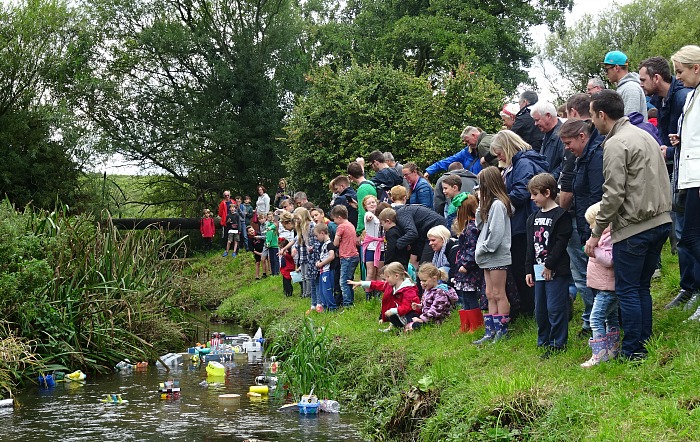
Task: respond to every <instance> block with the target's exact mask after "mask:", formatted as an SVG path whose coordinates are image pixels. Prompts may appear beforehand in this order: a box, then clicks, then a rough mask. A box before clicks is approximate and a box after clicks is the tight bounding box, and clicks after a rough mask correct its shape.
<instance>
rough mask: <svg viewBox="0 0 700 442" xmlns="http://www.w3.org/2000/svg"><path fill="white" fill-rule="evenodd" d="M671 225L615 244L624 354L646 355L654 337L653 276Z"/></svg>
mask: <svg viewBox="0 0 700 442" xmlns="http://www.w3.org/2000/svg"><path fill="white" fill-rule="evenodd" d="M670 231H671V223H668V224H663V225H661V226H657V227H654V228H652V229H649V230H645V231H644V232H641V233H638V234H636V235H634V236H631V237H629V238H627V239H625V240H622V241H619V242H617V243H615V244H613V263H614V264H613V265H614V268H615V292H616V293H617V297H618V299H619V301H620V312H621V316H622V329H623V330H624V331H625V334H624V338H623V339H622V354H623V355H624V356H627V357H635V356H639V355H643V354H645V353H646V349H645V348H644V344H645V343H646V341H647V340H648V339H649V337H651V323H652V319H651V293H650V289H649V288H650V286H651V277H652V275H653V274H654V270H656V263H657V261H658V260H659V255H660V254H661V249H662V247H663V245H664V243H665V242H666V239H667V238H668V234H669V233H670Z"/></svg>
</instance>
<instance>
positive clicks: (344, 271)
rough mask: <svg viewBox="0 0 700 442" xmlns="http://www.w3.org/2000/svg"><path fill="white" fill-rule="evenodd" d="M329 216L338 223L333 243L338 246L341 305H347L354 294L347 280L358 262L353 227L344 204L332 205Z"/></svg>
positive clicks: (358, 257)
mask: <svg viewBox="0 0 700 442" xmlns="http://www.w3.org/2000/svg"><path fill="white" fill-rule="evenodd" d="M331 218H333V221H334V222H335V223H336V224H337V225H338V229H337V230H336V232H335V239H334V240H333V245H334V246H336V247H337V248H338V254H339V255H340V289H341V290H342V292H343V306H345V307H349V306H351V305H352V304H353V303H354V301H355V296H354V293H353V287H351V286H350V284H348V281H350V280H352V279H353V278H354V277H355V270H356V269H357V264H358V263H359V262H360V254H359V253H358V252H357V246H356V245H355V238H356V236H355V228H354V226H353V225H352V224H351V223H350V221H348V209H347V208H345V206H342V205H338V206H334V207H333V209H332V210H331ZM363 223H364V218H363Z"/></svg>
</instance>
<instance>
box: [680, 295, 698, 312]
mask: <svg viewBox="0 0 700 442" xmlns="http://www.w3.org/2000/svg"><path fill="white" fill-rule="evenodd" d="M698 301H700V292H693V295H692V296H691V297H690V299H689V300H688V302H687V303H686V304H685V306H684V307H683V310H685V311H691V310H693V309H694V308H695V307H696V306H697V303H698Z"/></svg>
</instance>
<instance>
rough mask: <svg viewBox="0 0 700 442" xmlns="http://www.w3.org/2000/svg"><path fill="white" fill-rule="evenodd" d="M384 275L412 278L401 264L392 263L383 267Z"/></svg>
mask: <svg viewBox="0 0 700 442" xmlns="http://www.w3.org/2000/svg"><path fill="white" fill-rule="evenodd" d="M382 273H383V274H385V275H386V274H387V273H391V274H392V275H404V276H405V277H407V278H410V275H409V274H408V272H407V271H406V268H405V267H404V266H403V264H401V263H400V262H392V263H389V264H387V265H385V266H384V267H382Z"/></svg>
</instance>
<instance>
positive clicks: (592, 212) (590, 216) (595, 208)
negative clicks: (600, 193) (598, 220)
mask: <svg viewBox="0 0 700 442" xmlns="http://www.w3.org/2000/svg"><path fill="white" fill-rule="evenodd" d="M598 212H600V201H599V202H597V203H595V204H593V205H592V206H591V207H589V208H588V209H586V215H585V216H586V221H587V222H588V224H589V225H590V226H591V228H593V227H594V226H595V217H596V216H598Z"/></svg>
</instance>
